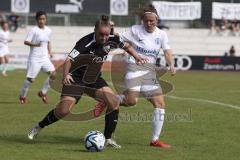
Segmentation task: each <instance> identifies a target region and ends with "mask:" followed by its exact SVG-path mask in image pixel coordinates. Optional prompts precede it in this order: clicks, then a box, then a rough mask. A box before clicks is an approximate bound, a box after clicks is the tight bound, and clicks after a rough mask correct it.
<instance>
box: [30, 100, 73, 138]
mask: <svg viewBox="0 0 240 160" xmlns="http://www.w3.org/2000/svg"><path fill="white" fill-rule="evenodd" d="M75 103H76V98H74V97H70V96H62V97H61V100H60V102H59V103H58V104H57V105H56V107H55V108H54V109H52V110H51V111H50V112H49V113H48V114H47V115H46V116H45V117H44V118H43V119H42V120H41V121H40V122H39V123H38V124H37V125H36V126H34V127H33V128H32V129H31V130H30V132H29V134H28V138H29V139H30V140H33V139H34V138H35V137H36V136H37V135H38V133H39V132H40V131H41V130H42V129H43V128H44V127H46V126H48V125H51V124H53V123H55V122H57V121H58V120H60V119H62V118H64V117H65V116H67V115H68V114H69V113H70V110H71V109H72V107H73V106H74V104H75Z"/></svg>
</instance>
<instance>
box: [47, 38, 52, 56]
mask: <svg viewBox="0 0 240 160" xmlns="http://www.w3.org/2000/svg"><path fill="white" fill-rule="evenodd" d="M48 54H49V56H50V57H52V46H51V42H50V41H48Z"/></svg>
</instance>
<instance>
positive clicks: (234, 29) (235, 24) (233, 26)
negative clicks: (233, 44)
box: [230, 19, 240, 36]
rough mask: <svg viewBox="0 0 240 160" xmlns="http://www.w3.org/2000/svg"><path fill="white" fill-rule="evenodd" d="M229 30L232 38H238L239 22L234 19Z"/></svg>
mask: <svg viewBox="0 0 240 160" xmlns="http://www.w3.org/2000/svg"><path fill="white" fill-rule="evenodd" d="M230 30H231V31H232V34H233V35H234V36H239V30H240V24H239V21H238V20H237V19H234V20H233V21H232V22H231V25H230Z"/></svg>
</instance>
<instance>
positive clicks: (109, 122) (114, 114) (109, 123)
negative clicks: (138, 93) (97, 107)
mask: <svg viewBox="0 0 240 160" xmlns="http://www.w3.org/2000/svg"><path fill="white" fill-rule="evenodd" d="M118 114H119V110H114V111H111V112H109V111H108V110H107V111H106V115H105V129H104V136H105V138H106V139H110V138H111V137H112V133H113V132H114V131H115V129H116V126H117V122H118Z"/></svg>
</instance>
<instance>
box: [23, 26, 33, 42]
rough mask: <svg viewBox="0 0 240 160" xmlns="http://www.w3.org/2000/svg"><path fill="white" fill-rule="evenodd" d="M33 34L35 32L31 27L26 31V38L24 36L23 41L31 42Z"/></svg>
mask: <svg viewBox="0 0 240 160" xmlns="http://www.w3.org/2000/svg"><path fill="white" fill-rule="evenodd" d="M34 34H35V31H34V29H31V30H30V31H29V32H28V34H27V36H26V38H25V41H28V42H32V40H33V37H34Z"/></svg>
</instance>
